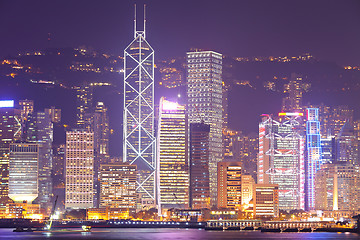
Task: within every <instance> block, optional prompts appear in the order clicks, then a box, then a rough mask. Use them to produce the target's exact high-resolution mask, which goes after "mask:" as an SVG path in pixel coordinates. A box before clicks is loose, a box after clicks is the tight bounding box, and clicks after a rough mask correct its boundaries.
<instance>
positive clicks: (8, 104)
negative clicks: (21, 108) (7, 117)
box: [0, 100, 14, 108]
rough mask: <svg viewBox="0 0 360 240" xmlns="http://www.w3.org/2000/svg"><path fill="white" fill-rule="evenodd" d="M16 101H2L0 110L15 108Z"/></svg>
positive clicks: (0, 101)
mask: <svg viewBox="0 0 360 240" xmlns="http://www.w3.org/2000/svg"><path fill="white" fill-rule="evenodd" d="M13 107H14V100H0V108H13Z"/></svg>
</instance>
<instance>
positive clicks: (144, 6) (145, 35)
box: [144, 4, 146, 38]
mask: <svg viewBox="0 0 360 240" xmlns="http://www.w3.org/2000/svg"><path fill="white" fill-rule="evenodd" d="M145 12H146V4H144V38H146V35H145V33H146V31H145V26H146V15H145Z"/></svg>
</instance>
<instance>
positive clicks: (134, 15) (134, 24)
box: [134, 4, 136, 38]
mask: <svg viewBox="0 0 360 240" xmlns="http://www.w3.org/2000/svg"><path fill="white" fill-rule="evenodd" d="M134 10H135V13H134V38H136V4H134Z"/></svg>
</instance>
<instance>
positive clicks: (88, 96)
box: [76, 85, 93, 130]
mask: <svg viewBox="0 0 360 240" xmlns="http://www.w3.org/2000/svg"><path fill="white" fill-rule="evenodd" d="M92 104H93V86H92V85H84V86H80V87H76V126H77V128H79V129H80V128H81V129H88V130H90V129H92V126H93V122H92V121H93V114H92Z"/></svg>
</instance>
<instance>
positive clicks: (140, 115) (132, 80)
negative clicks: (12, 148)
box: [123, 18, 157, 208]
mask: <svg viewBox="0 0 360 240" xmlns="http://www.w3.org/2000/svg"><path fill="white" fill-rule="evenodd" d="M134 28H135V29H134V40H133V41H132V42H131V43H130V44H129V46H128V47H126V49H125V51H124V112H123V121H124V122H123V160H124V162H127V163H129V164H135V165H137V172H138V180H137V186H136V190H137V192H138V194H139V208H143V207H144V206H148V207H154V206H155V204H156V200H157V197H156V166H157V163H156V157H155V153H156V151H155V147H156V139H155V128H154V50H153V49H152V48H151V46H150V44H149V43H148V42H147V41H146V32H145V20H144V30H143V31H139V30H137V26H136V18H135V21H134Z"/></svg>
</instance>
